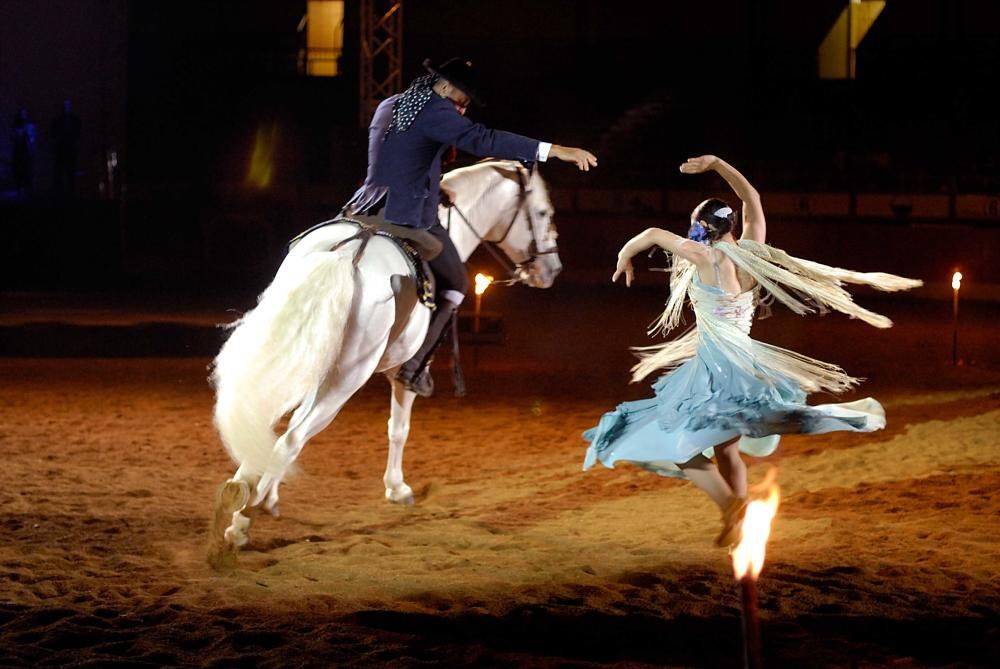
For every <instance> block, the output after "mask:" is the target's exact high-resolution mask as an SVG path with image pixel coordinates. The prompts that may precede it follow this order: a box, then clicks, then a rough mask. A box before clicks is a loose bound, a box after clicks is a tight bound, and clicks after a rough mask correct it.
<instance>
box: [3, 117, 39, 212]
mask: <svg viewBox="0 0 1000 669" xmlns="http://www.w3.org/2000/svg"><path fill="white" fill-rule="evenodd" d="M37 141H38V133H37V131H36V129H35V124H34V123H33V122H32V121H31V117H30V116H29V115H28V110H27V109H25V108H23V107H22V108H20V109H18V110H17V115H15V116H14V124H13V126H12V127H11V147H12V148H11V161H10V162H11V172H12V175H13V177H14V190H15V191H16V192H17V196H18V197H24V198H27V197H30V196H31V191H32V182H33V181H34V157H35V144H36V142H37Z"/></svg>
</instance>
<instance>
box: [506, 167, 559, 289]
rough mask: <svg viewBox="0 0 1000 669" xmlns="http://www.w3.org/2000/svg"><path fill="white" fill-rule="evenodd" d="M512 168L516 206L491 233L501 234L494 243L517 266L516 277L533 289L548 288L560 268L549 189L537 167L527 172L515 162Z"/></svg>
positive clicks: (556, 234) (553, 211) (553, 212)
mask: <svg viewBox="0 0 1000 669" xmlns="http://www.w3.org/2000/svg"><path fill="white" fill-rule="evenodd" d="M514 169H516V176H515V178H516V179H517V184H518V191H517V197H516V204H515V207H516V209H515V210H514V213H513V214H512V218H511V220H510V224H509V226H508V227H507V228H503V227H502V226H503V224H502V223H501V224H498V225H497V226H495V227H494V233H497V232H499V233H500V234H501V235H504V238H502V239H501V241H499V242H497V245H498V246H499V247H500V248H501V249H503V252H504V253H506V254H507V257H508V258H510V259H511V260H512V261H513V262H514V263H515V265H516V266H517V267H516V272H517V278H518V279H519V280H521V281H522V282H523V283H525V284H527V285H529V286H532V287H533V288H548V287H550V286H551V285H552V282H553V281H555V278H556V275H557V274H559V272H561V271H562V262H560V260H559V249H558V247H557V246H556V238H557V237H558V236H559V235H558V233H557V232H556V224H555V222H554V221H553V220H552V219H553V215H554V214H555V210H554V209H553V208H552V201H551V200H550V199H549V189H548V188H547V187H546V185H545V180H544V179H542V177H541V175H540V174H539V173H538V169H537V168H536V169H532V170H530V171H529V170H528V169H526V168H524V167H522V166H521V165H516V166H515V168H514ZM498 228H499V229H498Z"/></svg>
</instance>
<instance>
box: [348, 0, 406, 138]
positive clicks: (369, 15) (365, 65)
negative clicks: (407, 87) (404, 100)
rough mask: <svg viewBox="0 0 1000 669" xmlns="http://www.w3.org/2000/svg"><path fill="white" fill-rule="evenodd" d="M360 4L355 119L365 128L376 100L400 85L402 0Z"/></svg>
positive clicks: (391, 92)
mask: <svg viewBox="0 0 1000 669" xmlns="http://www.w3.org/2000/svg"><path fill="white" fill-rule="evenodd" d="M360 4H361V68H360V69H361V72H360V75H361V76H360V77H359V80H360V84H361V95H360V97H359V100H360V102H359V105H358V107H359V109H358V122H359V124H360V126H361V127H362V128H366V127H368V122H369V121H370V120H371V117H372V114H373V113H375V108H376V107H377V106H378V103H379V102H381V101H382V100H384V99H385V98H387V97H389V96H390V95H392V94H393V93H398V92H399V91H400V90H402V88H403V0H361V3H360Z"/></svg>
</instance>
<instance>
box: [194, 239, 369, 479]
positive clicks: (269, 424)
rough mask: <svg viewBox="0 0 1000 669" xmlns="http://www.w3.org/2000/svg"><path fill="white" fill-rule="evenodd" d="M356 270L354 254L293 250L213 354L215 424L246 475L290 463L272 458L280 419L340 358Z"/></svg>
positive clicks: (232, 455) (274, 468) (307, 393)
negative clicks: (296, 253)
mask: <svg viewBox="0 0 1000 669" xmlns="http://www.w3.org/2000/svg"><path fill="white" fill-rule="evenodd" d="M353 275H354V266H353V264H352V261H351V254H342V253H332V252H319V253H312V254H309V255H306V256H302V257H294V256H290V257H288V258H287V259H286V261H285V262H284V263H283V264H282V266H281V267H280V268H279V270H278V273H277V275H276V276H275V277H274V280H273V281H272V282H271V285H270V286H268V287H267V289H265V290H264V292H263V293H262V294H261V296H260V299H259V301H258V304H257V307H256V308H254V309H253V310H252V311H249V312H248V313H247V314H246V315H244V316H243V318H241V319H240V320H239V321H238V322H236V323H235V324H234V325H233V326H232V327H233V328H234V329H233V332H232V334H231V335H230V337H229V339H228V340H227V341H226V343H225V344H224V345H223V347H222V350H221V351H220V352H219V355H218V356H217V357H216V358H215V362H214V364H213V369H212V383H213V385H214V386H215V393H216V402H215V426H216V428H217V429H218V430H219V435H220V436H221V437H222V443H223V444H224V445H225V447H226V450H227V451H228V452H229V455H230V457H232V459H233V460H234V461H235V462H236V463H237V464H238V465H239V466H240V468H241V470H242V473H243V474H246V475H247V477H259V476H261V475H262V474H264V473H265V472H268V473H278V472H280V470H281V469H283V468H284V464H285V463H282V462H277V461H272V457H273V456H272V453H273V450H274V445H275V441H276V435H275V433H274V426H275V425H276V424H277V423H278V421H279V420H281V418H282V416H284V415H285V414H286V413H288V412H289V411H291V410H293V409H294V408H295V407H296V406H298V405H299V404H301V403H302V402H303V401H304V400H305V399H306V397H308V395H309V394H310V393H311V392H313V391H314V390H315V389H316V388H318V387H319V385H320V384H321V383H322V382H323V380H324V379H325V378H326V376H327V374H328V373H329V372H330V370H331V369H332V368H333V366H334V364H335V363H336V358H337V356H338V355H339V353H340V349H341V346H342V344H343V339H344V332H345V331H346V329H347V328H346V326H347V320H348V318H349V315H350V311H351V303H352V301H353V299H354V276H353ZM279 458H280V456H279Z"/></svg>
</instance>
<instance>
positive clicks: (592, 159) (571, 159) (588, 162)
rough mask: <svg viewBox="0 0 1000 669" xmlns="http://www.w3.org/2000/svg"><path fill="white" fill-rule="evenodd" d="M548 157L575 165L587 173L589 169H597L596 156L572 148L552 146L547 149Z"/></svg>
mask: <svg viewBox="0 0 1000 669" xmlns="http://www.w3.org/2000/svg"><path fill="white" fill-rule="evenodd" d="M549 157H550V158H556V159H557V160H563V161H565V162H567V163H576V166H577V167H578V168H580V170H581V171H583V172H589V171H590V168H591V167H597V156H595V155H594V154H592V153H591V152H590V151H586V150H584V149H577V148H575V147H572V146H560V145H559V144H553V145H552V148H551V149H549Z"/></svg>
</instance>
